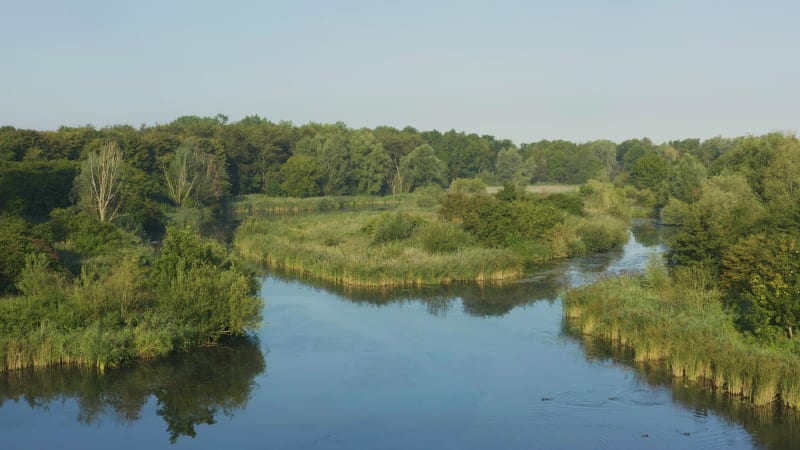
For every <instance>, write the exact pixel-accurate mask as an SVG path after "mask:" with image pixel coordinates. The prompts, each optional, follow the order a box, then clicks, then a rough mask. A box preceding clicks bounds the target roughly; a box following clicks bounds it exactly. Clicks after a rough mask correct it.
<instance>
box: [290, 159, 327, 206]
mask: <svg viewBox="0 0 800 450" xmlns="http://www.w3.org/2000/svg"><path fill="white" fill-rule="evenodd" d="M281 175H282V178H283V183H281V189H282V190H283V192H285V193H286V195H288V196H289V197H301V198H302V197H314V196H317V195H319V194H320V193H322V183H323V182H324V179H325V168H324V167H323V166H322V164H320V163H319V162H318V161H317V160H316V158H314V157H313V156H307V155H296V156H292V157H291V158H289V159H288V160H287V161H286V164H284V165H283V166H282V168H281Z"/></svg>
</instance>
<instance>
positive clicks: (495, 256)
mask: <svg viewBox="0 0 800 450" xmlns="http://www.w3.org/2000/svg"><path fill="white" fill-rule="evenodd" d="M417 213H421V214H427V216H426V218H427V219H428V220H430V221H431V222H433V221H436V220H437V219H436V217H435V215H433V213H431V212H428V213H425V212H419V211H418V212H417ZM379 214H380V213H378V212H366V211H360V212H348V213H341V212H335V213H329V214H325V215H304V216H295V217H279V218H274V219H266V218H255V217H254V218H250V219H248V220H247V221H245V222H244V223H243V224H242V226H241V227H240V228H239V230H238V231H237V233H236V238H235V240H234V245H235V247H236V248H237V250H238V251H239V253H240V254H241V255H242V256H243V257H245V258H246V259H248V260H250V261H253V262H257V263H261V264H266V265H267V266H269V267H273V268H278V269H282V270H285V271H288V272H293V273H298V274H302V275H305V276H309V277H312V278H315V279H319V280H324V281H328V282H331V283H336V284H343V285H351V286H362V287H390V286H404V285H405V286H410V285H425V284H441V283H449V282H455V281H479V282H499V281H504V280H512V279H516V278H519V277H520V276H522V273H523V269H524V264H523V261H522V259H521V258H520V257H519V256H518V255H517V254H516V253H515V252H514V251H513V250H510V249H490V248H483V247H479V246H477V245H473V246H469V247H465V248H457V249H456V250H454V251H451V252H431V251H428V250H426V249H425V245H424V242H422V241H420V240H419V239H417V238H415V237H412V238H410V239H407V240H402V241H393V242H387V243H383V244H380V245H377V244H375V243H373V238H372V236H371V235H370V234H369V232H367V231H365V230H364V225H365V224H367V223H369V222H370V221H373V220H374V219H375V217H377V216H378V215H379Z"/></svg>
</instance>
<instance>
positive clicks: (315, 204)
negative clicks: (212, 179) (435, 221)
mask: <svg viewBox="0 0 800 450" xmlns="http://www.w3.org/2000/svg"><path fill="white" fill-rule="evenodd" d="M420 198H421V196H420V195H415V194H399V195H392V196H386V197H379V196H374V195H356V196H338V197H336V196H333V197H310V198H291V197H270V196H268V195H263V194H251V195H246V196H243V197H237V198H235V199H233V200H231V201H230V203H229V204H228V210H229V212H230V214H231V216H232V217H233V218H240V219H243V218H246V217H249V216H253V215H256V216H263V215H280V214H298V213H312V212H328V211H358V210H376V209H394V208H397V207H400V206H403V205H414V204H415V203H416V202H418V201H420Z"/></svg>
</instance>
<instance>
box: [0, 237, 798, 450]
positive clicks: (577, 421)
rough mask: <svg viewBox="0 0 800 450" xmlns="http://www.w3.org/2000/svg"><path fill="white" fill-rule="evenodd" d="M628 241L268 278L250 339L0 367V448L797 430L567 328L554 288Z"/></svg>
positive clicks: (739, 435)
mask: <svg viewBox="0 0 800 450" xmlns="http://www.w3.org/2000/svg"><path fill="white" fill-rule="evenodd" d="M632 236H633V237H632V238H631V240H630V241H629V242H628V244H626V246H625V248H624V249H623V250H621V251H618V252H611V253H607V254H603V255H595V256H589V257H584V258H579V259H574V260H571V261H568V262H565V263H562V264H558V265H554V266H552V267H548V268H544V269H542V270H541V271H539V272H537V273H536V274H535V275H534V276H532V277H531V278H530V279H527V280H523V281H521V282H519V283H514V284H510V285H506V286H503V287H499V288H481V287H478V286H475V285H457V286H449V287H441V288H436V289H424V290H415V289H410V290H400V291H393V292H384V293H380V292H363V291H348V290H345V289H336V288H331V287H328V286H314V285H311V284H308V283H306V282H303V281H299V280H292V279H287V278H285V277H279V276H276V275H271V276H267V277H265V278H264V282H263V288H262V293H263V295H264V297H265V298H266V299H267V306H266V309H265V311H264V317H265V318H266V319H267V320H266V322H265V323H264V326H263V327H262V328H261V330H260V331H259V333H258V339H257V340H243V341H240V342H231V343H229V344H228V345H226V346H225V347H223V348H216V349H206V350H201V351H197V352H192V353H189V354H186V355H179V356H176V357H175V358H172V359H170V360H167V361H161V362H146V363H140V364H136V365H134V366H132V367H129V368H125V369H121V370H116V371H109V372H107V373H106V374H104V375H102V376H100V375H98V374H96V373H94V372H92V371H86V370H78V369H51V370H46V371H36V372H34V371H22V372H12V373H8V374H3V375H0V435H1V436H2V439H0V448H11V449H27V448H36V449H38V448H59V449H72V448H75V449H78V448H80V449H91V448H103V449H105V448H115V449H127V448H131V449H140V448H176V449H177V448H203V449H206V448H207V449H219V448H232V449H234V448H236V449H238V448H241V449H261V448H270V449H304V448H320V449H382V448H386V449H412V448H437V449H517V448H519V449H529V448H546V449H553V448H565V449H574V448H612V449H619V448H631V449H638V448H742V449H748V448H759V447H766V448H791V447H792V443H793V442H794V443H795V445H800V435H798V431H797V430H800V421H798V420H797V418H796V417H794V416H791V417H786V416H784V415H781V414H772V413H767V412H765V411H763V410H757V409H753V408H750V407H748V406H747V405H745V404H743V403H741V402H739V401H735V400H731V399H727V398H725V397H722V396H718V395H714V394H713V393H711V392H709V391H706V390H703V389H701V388H699V387H697V386H691V385H690V386H687V385H684V384H682V383H680V382H673V380H672V379H671V378H670V377H669V376H667V375H666V374H665V372H664V371H663V370H661V368H658V367H652V366H636V365H635V364H634V363H633V362H632V361H631V358H630V355H627V354H625V352H620V351H618V350H617V351H616V352H615V351H613V349H609V348H606V347H605V346H604V345H603V344H602V343H597V342H593V341H591V340H588V339H585V338H583V337H581V336H574V335H570V334H569V333H567V332H566V331H565V329H564V325H563V319H562V308H561V302H560V300H559V295H560V293H561V292H563V289H564V288H566V287H568V286H575V285H580V284H583V283H587V282H590V281H591V280H593V279H596V278H597V277H601V276H606V275H607V274H609V273H619V272H625V271H635V270H641V269H642V268H643V267H644V266H645V265H646V263H647V261H648V260H649V259H650V258H651V257H652V255H653V254H657V253H658V252H659V251H660V249H661V247H659V245H658V230H657V229H656V228H654V227H652V226H651V225H649V224H648V223H646V222H641V223H638V224H635V226H634V228H633V235H632Z"/></svg>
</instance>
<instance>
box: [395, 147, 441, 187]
mask: <svg viewBox="0 0 800 450" xmlns="http://www.w3.org/2000/svg"><path fill="white" fill-rule="evenodd" d="M400 175H401V176H402V179H403V184H404V186H407V187H408V190H411V191H413V190H414V189H415V188H417V187H420V186H425V185H428V184H439V185H444V182H445V180H446V166H445V164H444V163H443V162H442V161H441V160H439V158H437V157H436V155H435V154H434V152H433V148H432V147H431V146H430V145H427V144H425V145H421V146H419V147H417V148H415V149H414V150H413V151H412V152H411V153H409V154H408V155H406V156H404V157H403V159H402V160H401V161H400Z"/></svg>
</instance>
